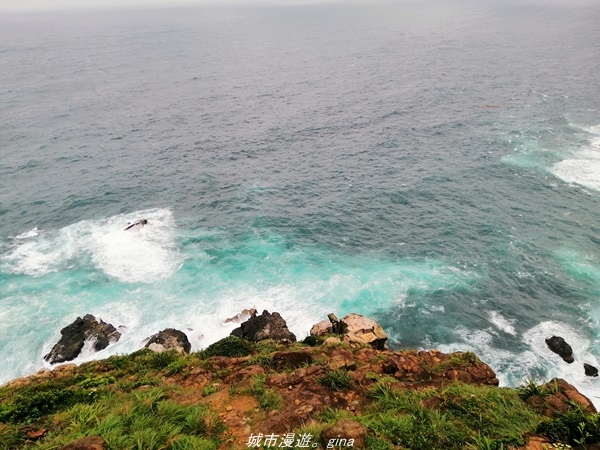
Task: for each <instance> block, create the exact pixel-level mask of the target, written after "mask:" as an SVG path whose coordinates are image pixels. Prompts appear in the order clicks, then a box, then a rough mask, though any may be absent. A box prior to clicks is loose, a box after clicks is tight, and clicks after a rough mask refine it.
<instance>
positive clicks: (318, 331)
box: [310, 319, 333, 337]
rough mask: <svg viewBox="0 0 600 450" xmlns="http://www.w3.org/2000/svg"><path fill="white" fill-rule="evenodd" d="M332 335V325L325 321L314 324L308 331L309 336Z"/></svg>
mask: <svg viewBox="0 0 600 450" xmlns="http://www.w3.org/2000/svg"><path fill="white" fill-rule="evenodd" d="M332 333H333V325H332V324H331V322H330V321H329V320H327V319H325V320H321V321H320V322H318V323H315V324H314V325H313V326H312V328H311V329H310V335H311V336H317V337H319V336H326V335H328V334H332Z"/></svg>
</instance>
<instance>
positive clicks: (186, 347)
mask: <svg viewBox="0 0 600 450" xmlns="http://www.w3.org/2000/svg"><path fill="white" fill-rule="evenodd" d="M144 347H146V348H148V349H150V350H152V351H153V352H156V353H161V352H165V351H167V350H175V351H176V352H177V353H189V352H190V350H191V349H192V344H190V341H189V340H188V337H187V336H186V334H185V333H184V332H183V331H179V330H175V329H174V328H166V329H164V330H162V331H160V332H158V333H156V334H154V335H152V336H150V337H149V338H148V342H146V345H144Z"/></svg>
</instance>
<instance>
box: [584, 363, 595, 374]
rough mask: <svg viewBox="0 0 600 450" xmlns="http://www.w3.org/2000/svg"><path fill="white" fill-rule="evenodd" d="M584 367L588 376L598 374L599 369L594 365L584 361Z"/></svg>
mask: <svg viewBox="0 0 600 450" xmlns="http://www.w3.org/2000/svg"><path fill="white" fill-rule="evenodd" d="M583 369H584V370H585V374H586V375H587V376H588V377H597V376H598V369H597V368H595V367H594V366H592V365H591V364H587V363H584V364H583Z"/></svg>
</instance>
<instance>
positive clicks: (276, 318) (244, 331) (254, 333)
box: [231, 310, 296, 342]
mask: <svg viewBox="0 0 600 450" xmlns="http://www.w3.org/2000/svg"><path fill="white" fill-rule="evenodd" d="M231 335H232V336H237V337H239V338H243V339H247V340H249V341H253V342H258V341H264V340H265V339H272V340H274V341H284V342H296V336H295V335H294V334H293V333H292V332H291V331H290V330H288V327H287V325H286V323H285V320H283V318H282V317H281V316H280V315H279V313H277V312H274V313H273V314H270V313H269V311H266V310H265V311H263V313H262V314H261V315H260V316H254V317H250V318H249V319H248V320H247V321H245V322H242V323H241V325H240V327H239V328H236V329H235V330H233V331H232V332H231Z"/></svg>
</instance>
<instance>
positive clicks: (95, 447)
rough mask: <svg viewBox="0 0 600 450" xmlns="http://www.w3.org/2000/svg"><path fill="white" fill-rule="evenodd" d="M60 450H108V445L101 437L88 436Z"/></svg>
mask: <svg viewBox="0 0 600 450" xmlns="http://www.w3.org/2000/svg"><path fill="white" fill-rule="evenodd" d="M58 450H108V444H107V443H106V441H105V440H104V439H103V438H101V437H99V436H88V437H84V438H82V439H78V440H76V441H74V442H71V443H70V444H68V445H65V446H64V447H60V448H59V449H58Z"/></svg>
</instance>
